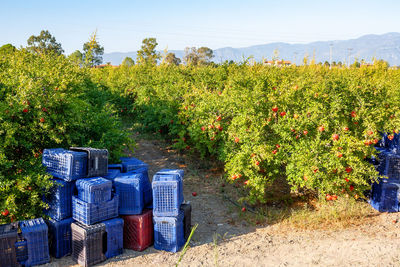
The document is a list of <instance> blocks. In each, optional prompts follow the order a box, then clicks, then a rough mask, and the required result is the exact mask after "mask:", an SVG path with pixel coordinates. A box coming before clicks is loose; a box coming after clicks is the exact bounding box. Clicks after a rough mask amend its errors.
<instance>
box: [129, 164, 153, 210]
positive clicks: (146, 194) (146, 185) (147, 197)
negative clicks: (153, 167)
mask: <svg viewBox="0 0 400 267" xmlns="http://www.w3.org/2000/svg"><path fill="white" fill-rule="evenodd" d="M129 173H141V174H142V175H143V176H142V177H141V182H142V188H143V202H144V205H149V204H152V203H153V189H152V188H151V183H150V180H149V172H148V168H147V167H143V168H139V169H137V170H133V171H130V172H129Z"/></svg>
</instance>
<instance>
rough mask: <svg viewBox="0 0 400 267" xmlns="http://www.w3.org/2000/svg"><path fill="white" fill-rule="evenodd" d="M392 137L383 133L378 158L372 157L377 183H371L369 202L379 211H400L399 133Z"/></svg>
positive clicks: (378, 148)
mask: <svg viewBox="0 0 400 267" xmlns="http://www.w3.org/2000/svg"><path fill="white" fill-rule="evenodd" d="M392 136H393V138H388V135H386V134H385V135H384V136H383V138H382V141H381V142H380V143H379V146H378V147H377V148H376V149H377V151H378V158H376V159H373V163H374V164H375V165H376V169H377V171H378V172H379V175H381V176H384V177H385V178H379V179H378V180H379V181H378V182H379V183H374V184H372V190H371V198H370V201H369V202H370V204H371V206H372V207H373V208H374V209H376V210H378V211H380V212H399V211H400V199H399V194H400V144H399V142H400V134H393V135H392Z"/></svg>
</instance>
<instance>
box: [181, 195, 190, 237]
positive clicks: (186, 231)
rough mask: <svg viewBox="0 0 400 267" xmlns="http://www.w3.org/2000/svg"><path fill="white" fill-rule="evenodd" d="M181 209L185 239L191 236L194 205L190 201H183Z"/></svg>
mask: <svg viewBox="0 0 400 267" xmlns="http://www.w3.org/2000/svg"><path fill="white" fill-rule="evenodd" d="M181 210H182V211H183V215H184V216H183V235H184V237H185V240H187V239H188V238H189V235H190V232H191V230H192V205H191V204H190V202H187V203H183V204H182V205H181Z"/></svg>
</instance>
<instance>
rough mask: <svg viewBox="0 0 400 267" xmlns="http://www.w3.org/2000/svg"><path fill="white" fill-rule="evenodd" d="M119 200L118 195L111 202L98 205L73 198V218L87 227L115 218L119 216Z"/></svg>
mask: <svg viewBox="0 0 400 267" xmlns="http://www.w3.org/2000/svg"><path fill="white" fill-rule="evenodd" d="M118 199H119V197H118V195H114V196H113V197H112V199H111V200H109V201H106V202H103V203H100V204H96V203H87V202H85V201H83V200H81V199H79V198H77V197H76V196H72V218H73V219H74V220H76V221H78V222H80V223H83V224H86V225H91V224H95V223H97V222H101V221H104V220H108V219H111V218H115V217H117V216H118Z"/></svg>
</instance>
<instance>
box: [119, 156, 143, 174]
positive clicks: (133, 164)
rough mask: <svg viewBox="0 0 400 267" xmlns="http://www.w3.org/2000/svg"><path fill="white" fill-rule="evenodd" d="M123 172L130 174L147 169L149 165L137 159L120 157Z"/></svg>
mask: <svg viewBox="0 0 400 267" xmlns="http://www.w3.org/2000/svg"><path fill="white" fill-rule="evenodd" d="M120 160H121V161H122V168H123V172H130V171H134V170H137V169H140V168H147V169H148V168H149V165H148V164H146V163H144V162H143V161H141V160H139V159H137V158H127V157H121V158H120Z"/></svg>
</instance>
